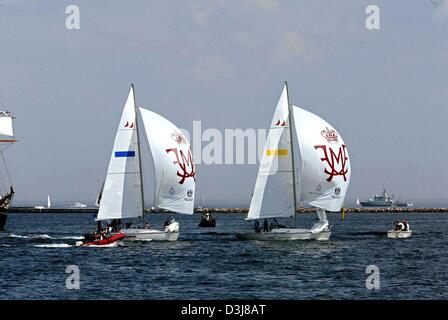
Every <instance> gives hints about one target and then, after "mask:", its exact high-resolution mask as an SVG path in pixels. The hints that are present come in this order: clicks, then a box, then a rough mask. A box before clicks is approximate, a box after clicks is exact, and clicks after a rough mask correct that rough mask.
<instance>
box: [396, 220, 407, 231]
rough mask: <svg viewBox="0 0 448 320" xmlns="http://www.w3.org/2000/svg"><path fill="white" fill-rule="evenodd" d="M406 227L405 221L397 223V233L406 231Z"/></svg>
mask: <svg viewBox="0 0 448 320" xmlns="http://www.w3.org/2000/svg"><path fill="white" fill-rule="evenodd" d="M405 230H406V227H405V224H404V223H403V221H395V231H405Z"/></svg>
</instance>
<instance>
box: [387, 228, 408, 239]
mask: <svg viewBox="0 0 448 320" xmlns="http://www.w3.org/2000/svg"><path fill="white" fill-rule="evenodd" d="M411 235H412V230H408V231H401V230H400V231H397V230H389V231H387V237H388V238H391V239H398V238H400V239H404V238H410V237H411Z"/></svg>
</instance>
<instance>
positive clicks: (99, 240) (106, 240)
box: [76, 233, 126, 247]
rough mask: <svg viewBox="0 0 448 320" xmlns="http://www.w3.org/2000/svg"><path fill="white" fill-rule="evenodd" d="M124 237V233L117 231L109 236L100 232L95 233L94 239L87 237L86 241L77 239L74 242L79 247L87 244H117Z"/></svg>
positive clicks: (109, 245)
mask: <svg viewBox="0 0 448 320" xmlns="http://www.w3.org/2000/svg"><path fill="white" fill-rule="evenodd" d="M125 237H126V235H125V234H124V233H117V234H114V235H111V236H105V235H102V234H97V235H96V236H95V239H93V240H92V239H88V240H86V241H78V242H76V245H77V246H80V247H89V246H108V247H112V246H116V245H118V243H119V241H120V240H123V239H124V238H125Z"/></svg>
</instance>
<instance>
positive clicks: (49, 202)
mask: <svg viewBox="0 0 448 320" xmlns="http://www.w3.org/2000/svg"><path fill="white" fill-rule="evenodd" d="M50 208H51V199H50V195H47V207H45V206H35V207H34V209H37V210H44V209H50Z"/></svg>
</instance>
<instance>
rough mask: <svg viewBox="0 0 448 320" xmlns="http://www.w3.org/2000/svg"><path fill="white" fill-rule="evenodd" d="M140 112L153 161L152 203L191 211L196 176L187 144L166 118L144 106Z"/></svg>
mask: <svg viewBox="0 0 448 320" xmlns="http://www.w3.org/2000/svg"><path fill="white" fill-rule="evenodd" d="M139 112H140V115H141V119H142V121H143V124H144V127H145V132H146V137H147V142H148V144H149V148H150V151H151V155H152V159H153V162H154V176H155V188H154V206H155V207H157V208H161V209H166V210H169V211H173V212H177V213H184V214H193V208H194V197H195V184H196V183H195V179H196V175H195V166H194V163H193V158H192V154H191V150H190V143H189V142H188V140H187V138H186V137H185V136H184V134H183V133H182V131H181V130H180V129H179V128H178V127H176V126H175V125H174V124H173V123H171V122H170V121H169V120H167V119H165V118H164V117H162V116H160V115H158V114H157V113H154V112H152V111H149V110H146V109H143V108H139ZM144 168H147V166H146V165H145V166H144ZM144 171H145V169H143V172H144Z"/></svg>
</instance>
